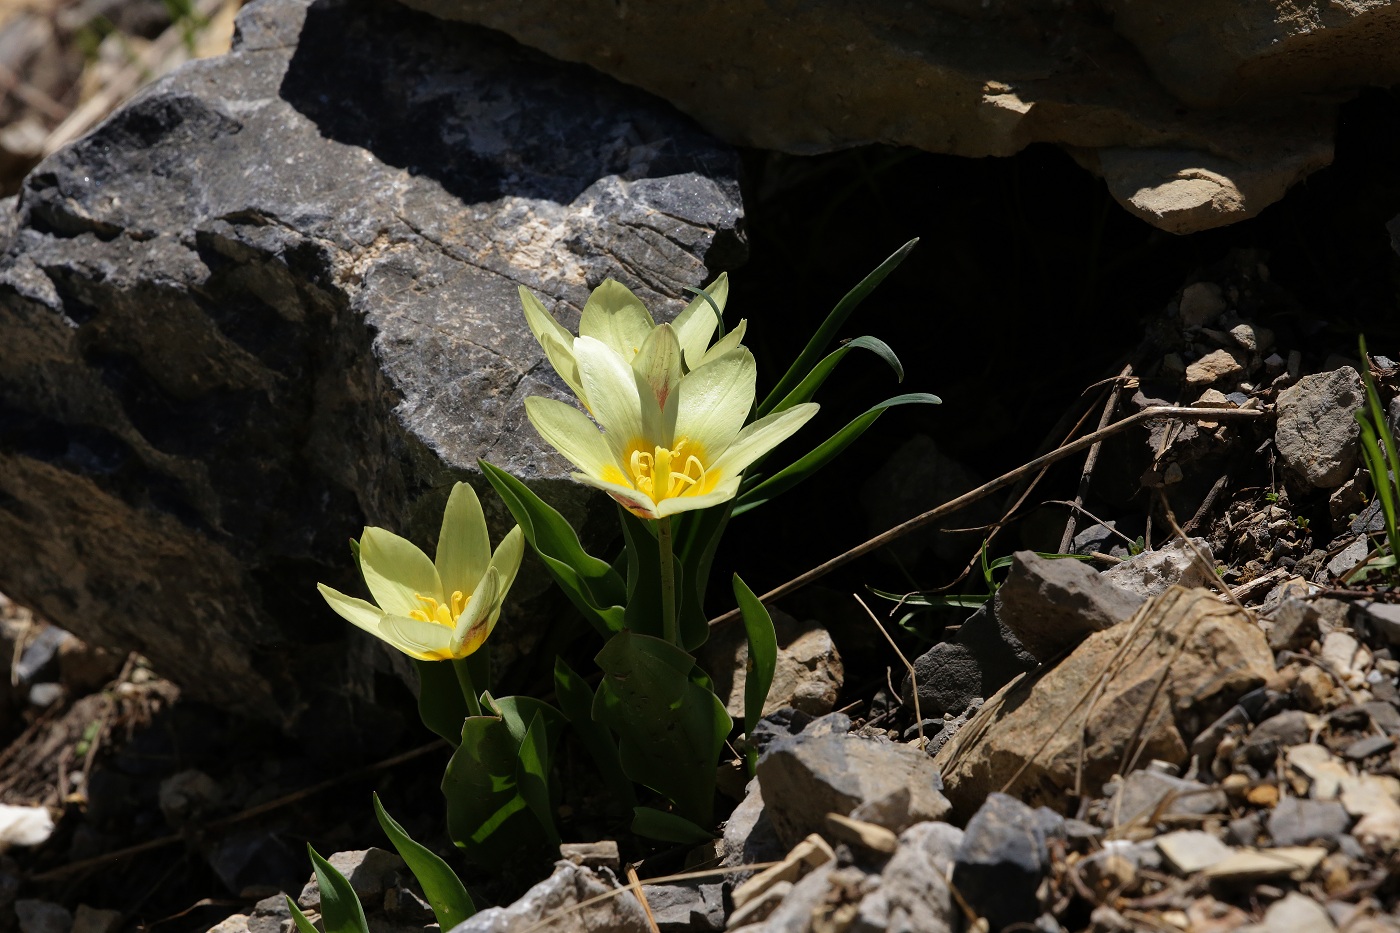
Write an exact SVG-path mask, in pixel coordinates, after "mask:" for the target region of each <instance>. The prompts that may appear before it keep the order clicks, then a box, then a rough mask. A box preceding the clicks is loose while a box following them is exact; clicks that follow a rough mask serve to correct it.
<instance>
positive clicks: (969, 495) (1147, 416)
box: [710, 405, 1266, 626]
mask: <svg viewBox="0 0 1400 933" xmlns="http://www.w3.org/2000/svg"><path fill="white" fill-rule="evenodd" d="M1265 414H1266V412H1263V411H1257V410H1255V409H1250V408H1235V409H1228V410H1221V409H1208V408H1184V407H1179V406H1174V405H1162V406H1158V407H1155V408H1144V409H1143V410H1142V411H1140V412H1138V413H1137V414H1135V415H1129V416H1128V417H1127V418H1124V419H1123V420H1122V421H1115V422H1114V423H1113V424H1111V425H1109V426H1108V427H1106V428H1104V429H1102V430H1100V431H1094V432H1093V433H1092V434H1086V435H1084V436H1083V437H1081V438H1079V439H1078V440H1076V441H1070V442H1069V443H1068V444H1065V445H1064V446H1062V447H1058V448H1056V449H1055V450H1052V451H1050V453H1048V454H1045V455H1044V456H1040V457H1036V458H1035V459H1034V460H1032V461H1030V462H1029V463H1027V464H1025V465H1023V466H1019V467H1017V468H1016V469H1014V470H1012V471H1011V472H1009V473H1003V474H1002V475H1001V476H998V477H997V478H996V479H994V480H991V481H990V482H987V483H983V484H982V485H981V486H978V487H977V488H976V489H973V490H971V491H969V492H965V493H963V494H962V495H961V496H958V497H957V498H956V499H951V500H949V501H947V502H945V503H943V504H942V505H940V506H938V507H936V508H932V509H929V510H928V511H927V512H924V513H923V514H922V515H916V516H914V517H913V518H911V519H909V520H908V521H907V522H903V523H901V524H899V525H896V526H894V527H893V528H891V529H890V530H889V531H886V532H884V533H882V534H879V535H876V536H875V537H873V538H871V539H870V540H869V541H866V542H865V543H864V544H860V545H857V546H856V547H853V548H851V549H850V550H849V551H846V552H845V553H843V554H838V555H837V556H836V557H833V558H832V559H831V560H829V561H827V562H826V563H824V564H820V565H818V566H816V567H813V568H812V569H811V570H809V571H807V572H806V573H804V574H802V575H801V576H799V577H794V578H793V579H791V580H789V581H787V582H786V583H784V584H782V585H781V586H779V587H776V588H775V589H772V590H769V591H768V592H767V593H764V594H763V595H762V596H760V597H759V598H758V601H759V602H761V603H770V602H772V601H773V600H775V599H778V598H780V597H783V596H786V595H788V594H789V593H791V592H793V591H794V590H799V589H801V588H802V587H804V586H806V585H807V584H809V583H811V582H812V581H814V580H819V579H821V578H822V577H824V576H826V575H827V574H828V573H830V572H831V571H833V570H835V569H836V568H837V567H842V566H845V565H846V564H849V563H850V562H851V561H853V560H855V559H856V558H857V557H864V556H865V555H866V554H869V553H870V552H871V551H875V550H878V549H879V548H882V547H884V546H885V545H886V544H889V543H890V542H891V541H896V540H898V539H899V538H902V537H903V536H904V535H907V534H908V533H909V532H911V531H915V530H917V529H919V528H922V527H923V526H925V525H927V524H929V523H930V522H934V521H937V520H938V519H940V518H943V517H944V516H947V515H951V514H953V513H954V512H956V511H958V510H959V509H963V508H966V507H967V506H969V505H971V504H972V503H974V502H976V501H978V500H979V499H983V498H985V497H987V496H988V495H990V494H992V493H994V492H996V491H997V490H998V489H1001V488H1002V487H1004V486H1009V485H1011V484H1012V483H1014V482H1016V481H1017V480H1019V479H1021V478H1022V477H1024V476H1026V475H1027V474H1028V473H1032V472H1034V471H1036V470H1038V469H1040V468H1041V467H1044V466H1047V465H1048V464H1051V463H1055V462H1057V461H1059V460H1063V459H1064V458H1065V457H1069V456H1072V455H1074V454H1076V453H1078V452H1079V451H1081V450H1084V449H1086V448H1089V447H1092V446H1094V445H1095V444H1097V443H1099V442H1100V441H1102V440H1103V439H1104V438H1106V437H1111V436H1112V435H1114V434H1117V433H1118V432H1119V431H1124V430H1127V429H1128V428H1130V427H1133V426H1134V425H1138V424H1142V423H1143V422H1145V421H1156V420H1159V419H1163V418H1182V419H1186V420H1211V421H1232V420H1236V419H1238V420H1241V421H1246V420H1252V419H1254V418H1261V417H1263V416H1264V415H1265ZM737 618H739V610H738V609H731V610H730V611H728V612H726V613H724V614H723V615H721V616H717V617H716V618H713V619H711V620H710V625H712V626H713V625H724V624H725V623H727V622H732V621H734V620H735V619H737Z"/></svg>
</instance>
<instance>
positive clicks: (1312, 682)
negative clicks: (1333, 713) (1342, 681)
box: [1294, 664, 1337, 712]
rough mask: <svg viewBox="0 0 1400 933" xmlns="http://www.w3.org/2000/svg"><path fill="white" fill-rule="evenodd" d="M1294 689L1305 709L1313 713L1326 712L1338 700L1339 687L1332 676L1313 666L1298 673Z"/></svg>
mask: <svg viewBox="0 0 1400 933" xmlns="http://www.w3.org/2000/svg"><path fill="white" fill-rule="evenodd" d="M1294 689H1295V691H1296V693H1297V696H1298V700H1299V702H1300V703H1301V704H1302V706H1303V708H1304V709H1306V710H1309V711H1311V712H1321V711H1323V710H1326V709H1328V708H1329V707H1331V706H1332V705H1334V704H1335V702H1336V700H1337V685H1336V682H1335V681H1333V680H1332V676H1331V675H1330V674H1328V673H1327V672H1326V671H1324V670H1322V668H1320V667H1315V666H1314V665H1312V664H1305V665H1303V667H1302V669H1301V670H1300V671H1298V682H1297V686H1296V687H1295V688H1294Z"/></svg>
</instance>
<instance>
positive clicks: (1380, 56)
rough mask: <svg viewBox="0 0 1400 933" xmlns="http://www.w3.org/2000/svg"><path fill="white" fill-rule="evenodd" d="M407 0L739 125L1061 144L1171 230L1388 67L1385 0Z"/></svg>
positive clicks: (807, 149)
mask: <svg viewBox="0 0 1400 933" xmlns="http://www.w3.org/2000/svg"><path fill="white" fill-rule="evenodd" d="M406 2H407V3H408V5H409V6H413V7H415V8H418V9H422V10H426V11H428V12H430V13H433V14H435V15H438V16H442V17H444V18H449V19H461V20H466V21H468V22H473V23H478V24H481V25H485V26H488V27H490V28H492V29H497V30H501V31H503V32H506V33H508V34H510V35H511V36H513V37H514V38H515V39H517V40H518V41H520V42H522V43H524V44H526V45H529V46H533V47H535V48H538V49H541V50H543V51H544V52H546V53H548V54H549V55H552V56H554V57H555V58H558V59H562V60H564V61H572V62H582V63H584V64H587V65H590V66H592V67H593V68H596V69H598V70H599V71H602V72H605V73H607V74H610V75H612V76H614V77H616V78H618V79H620V80H622V81H624V82H626V83H628V84H632V85H636V86H638V87H642V88H645V89H646V90H648V91H650V92H651V93H653V94H656V95H658V96H660V97H663V98H665V99H667V100H669V101H671V102H672V103H673V104H675V105H676V106H677V107H679V108H680V109H681V110H683V111H685V112H686V113H688V114H690V115H691V116H693V117H695V118H696V119H697V120H698V121H699V122H700V123H701V124H702V125H704V126H705V127H706V128H707V129H709V130H710V131H711V132H713V133H715V134H717V135H719V136H721V137H723V138H725V139H727V140H729V141H730V142H733V143H737V144H740V145H745V146H757V147H760V148H767V149H777V150H781V151H785V152H792V153H801V154H809V153H815V152H830V151H835V150H839V149H844V148H847V147H850V146H854V145H861V144H864V143H870V142H879V143H889V144H893V145H905V146H915V147H918V148H921V149H925V150H927V151H930V152H943V153H951V154H955V155H967V156H987V155H1010V154H1012V153H1014V152H1017V151H1018V150H1020V149H1022V148H1024V147H1025V146H1027V145H1029V144H1031V143H1034V142H1049V143H1053V144H1056V145H1060V146H1062V147H1064V148H1066V149H1067V150H1069V151H1070V152H1071V154H1072V155H1074V156H1075V157H1076V158H1077V159H1078V160H1079V161H1080V162H1081V164H1085V165H1086V166H1089V167H1090V168H1091V169H1092V170H1093V171H1096V172H1099V173H1100V174H1102V175H1103V177H1104V178H1105V180H1106V181H1107V182H1108V186H1109V190H1110V191H1111V192H1112V193H1113V195H1114V197H1115V198H1116V199H1117V200H1118V201H1119V203H1121V204H1122V205H1123V206H1124V207H1125V208H1126V209H1128V210H1129V211H1132V212H1133V213H1136V214H1138V215H1139V216H1141V217H1143V218H1144V219H1146V220H1147V221H1148V222H1150V223H1154V224H1156V225H1158V226H1159V227H1161V228H1162V229H1165V230H1170V231H1172V232H1177V233H1185V232H1191V231H1194V230H1201V229H1206V228H1209V227H1215V226H1220V225H1221V224H1225V223H1232V222H1234V221H1236V220H1241V219H1244V218H1245V217H1249V216H1252V215H1253V214H1256V213H1258V212H1259V211H1260V210H1261V209H1262V208H1264V207H1266V206H1267V205H1268V204H1270V203H1272V202H1273V201H1276V200H1277V199H1278V198H1279V197H1281V196H1282V194H1283V192H1284V191H1285V190H1286V189H1287V187H1288V186H1289V185H1291V184H1293V183H1294V182H1296V181H1298V180H1299V179H1301V178H1303V177H1305V176H1306V175H1307V174H1308V173H1310V172H1312V171H1315V170H1316V169H1318V168H1320V167H1322V166H1324V165H1326V164H1328V163H1329V162H1330V161H1331V158H1332V136H1333V124H1334V122H1335V115H1336V108H1337V106H1338V104H1339V103H1340V101H1341V100H1342V99H1344V97H1346V96H1350V95H1351V94H1352V93H1354V91H1353V89H1354V88H1357V87H1364V86H1368V85H1377V86H1389V85H1391V84H1394V83H1395V82H1397V81H1400V56H1396V55H1393V54H1390V52H1391V50H1392V48H1393V46H1394V43H1395V41H1396V38H1397V35H1398V34H1400V4H1396V3H1387V2H1364V3H1363V2H1347V3H1333V4H1327V5H1324V6H1321V7H1315V6H1314V5H1297V4H1262V3H1258V4H1245V5H1231V4H1222V3H1214V4H1192V5H1191V6H1190V7H1189V8H1187V9H1183V8H1182V7H1181V6H1180V5H1179V4H1172V3H1169V2H1168V0H1154V2H1134V3H1131V4H1130V3H1128V2H1126V0H1107V2H1106V3H1105V4H1103V5H1102V6H1104V7H1106V9H1099V8H1097V7H1096V8H1093V9H1090V8H1086V7H1082V6H1079V5H1075V4H1059V3H1047V2H1043V0H1042V2H1036V3H1029V4H1025V3H1021V4H1008V3H998V4H969V3H962V2H955V0H928V2H924V3H919V4H912V5H911V4H908V3H906V2H904V0H872V2H868V3H860V4H851V3H841V2H838V0H817V2H813V3H808V4H805V5H804V6H803V7H802V8H801V13H800V15H798V16H793V14H792V10H790V9H789V8H788V7H786V6H783V5H772V4H758V5H754V4H741V3H736V2H734V0H729V2H717V0H708V2H700V3H694V2H691V3H679V2H669V3H668V2H665V0H653V2H649V3H621V4H620V3H618V2H616V0H575V2H571V3H568V4H563V5H561V4H558V3H553V2H550V0H517V2H510V3H506V2H502V0H406ZM1105 14H1107V15H1105ZM677 36H691V37H697V40H698V41H703V45H704V47H705V48H707V49H717V50H723V51H722V53H721V54H712V55H698V56H692V58H691V59H690V60H689V63H688V65H687V67H676V63H675V59H674V56H671V55H667V54H661V53H660V52H659V51H658V50H661V49H669V48H674V47H675V42H676V37H677ZM1070 50H1072V51H1070ZM1326 92H1333V93H1330V94H1329V93H1326ZM1183 102H1184V104H1185V106H1183Z"/></svg>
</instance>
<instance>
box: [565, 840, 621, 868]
mask: <svg viewBox="0 0 1400 933" xmlns="http://www.w3.org/2000/svg"><path fill="white" fill-rule="evenodd" d="M559 857H560V858H562V859H566V860H567V861H570V862H573V863H574V864H575V865H582V866H583V867H584V868H606V869H608V870H609V871H612V872H616V871H617V870H618V866H619V865H621V864H622V857H621V856H620V855H619V854H618V851H617V843H616V842H615V841H614V840H612V839H604V840H602V841H600V842H565V843H563V844H562V845H560V846H559Z"/></svg>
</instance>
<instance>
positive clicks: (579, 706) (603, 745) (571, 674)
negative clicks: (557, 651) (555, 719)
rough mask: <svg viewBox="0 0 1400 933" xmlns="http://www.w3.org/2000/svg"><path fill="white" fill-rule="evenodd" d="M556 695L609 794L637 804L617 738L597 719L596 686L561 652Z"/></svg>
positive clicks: (626, 803) (623, 802)
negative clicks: (614, 738) (566, 659)
mask: <svg viewBox="0 0 1400 933" xmlns="http://www.w3.org/2000/svg"><path fill="white" fill-rule="evenodd" d="M554 695H555V697H557V698H558V700H559V709H560V710H561V711H562V712H563V713H564V716H565V718H567V719H568V720H569V725H570V726H572V727H573V732H574V735H575V736H577V737H578V740H579V742H580V744H582V745H583V748H584V750H585V751H587V752H588V756H589V757H590V758H592V759H593V763H594V764H595V765H596V766H597V767H598V772H599V773H600V774H601V775H602V776H603V784H604V786H606V787H607V788H608V791H609V794H608V796H609V797H610V798H611V799H612V800H613V801H615V802H617V803H618V804H619V805H624V806H626V807H627V808H628V809H631V808H632V807H634V806H636V792H635V791H634V790H633V789H632V781H631V779H629V778H628V777H627V774H626V772H624V771H623V770H622V762H621V761H619V760H618V755H617V742H615V741H614V740H613V737H612V733H611V732H609V731H608V729H607V727H606V726H603V725H601V724H600V723H596V722H594V721H593V688H592V687H590V686H588V682H587V681H585V680H584V679H583V678H582V677H580V676H579V675H578V674H577V673H576V672H575V671H574V669H573V668H571V667H569V665H568V664H567V663H566V662H565V661H564V659H563V658H561V657H557V656H556V657H555V659H554Z"/></svg>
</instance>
